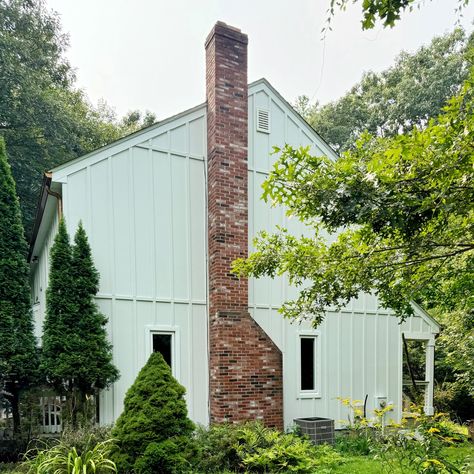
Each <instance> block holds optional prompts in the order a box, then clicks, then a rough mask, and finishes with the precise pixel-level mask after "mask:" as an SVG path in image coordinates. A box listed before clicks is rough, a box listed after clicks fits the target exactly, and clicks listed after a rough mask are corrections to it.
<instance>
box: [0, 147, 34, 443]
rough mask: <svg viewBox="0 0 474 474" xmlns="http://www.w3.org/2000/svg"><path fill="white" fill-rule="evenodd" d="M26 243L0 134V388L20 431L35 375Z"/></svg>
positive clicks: (15, 427) (14, 424) (15, 425)
mask: <svg viewBox="0 0 474 474" xmlns="http://www.w3.org/2000/svg"><path fill="white" fill-rule="evenodd" d="M26 255H27V245H26V241H25V237H24V232H23V224H22V221H21V212H20V204H19V202H18V197H17V195H16V190H15V182H14V180H13V177H12V173H11V169H10V165H9V164H8V160H7V154H6V149H5V143H4V141H3V140H2V139H1V138H0V389H1V391H2V392H3V395H4V397H5V398H6V399H7V401H8V403H9V405H10V407H11V410H12V415H13V428H14V432H15V434H17V435H18V434H19V432H20V395H21V392H22V390H24V389H25V388H28V387H29V386H31V384H32V383H34V382H35V378H36V376H37V375H38V373H37V370H38V367H37V362H36V361H37V357H36V355H37V354H36V340H35V337H34V334H33V319H32V312H31V300H30V286H29V269H28V264H27V262H26Z"/></svg>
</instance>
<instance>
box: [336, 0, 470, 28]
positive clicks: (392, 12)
mask: <svg viewBox="0 0 474 474" xmlns="http://www.w3.org/2000/svg"><path fill="white" fill-rule="evenodd" d="M349 3H360V5H361V8H362V29H363V30H370V29H371V28H373V27H374V26H375V24H376V22H377V21H381V22H382V24H383V26H385V27H387V26H390V27H393V26H394V25H395V23H396V22H397V21H398V20H400V15H401V14H402V13H403V12H404V11H405V10H409V11H412V10H413V8H414V7H415V6H416V2H415V0H330V2H329V8H328V13H329V17H328V28H330V22H331V19H332V17H333V16H334V13H335V10H336V9H340V10H345V9H346V7H347V5H348V4H349ZM468 3H469V0H458V6H457V7H456V11H458V12H461V10H462V8H463V7H465V6H466V5H467V4H468Z"/></svg>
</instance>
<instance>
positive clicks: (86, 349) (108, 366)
mask: <svg viewBox="0 0 474 474" xmlns="http://www.w3.org/2000/svg"><path fill="white" fill-rule="evenodd" d="M71 277H72V280H73V286H72V290H73V295H72V300H73V301H74V303H75V306H76V308H75V309H76V311H77V315H76V318H75V321H74V327H71V328H70V331H71V330H72V332H74V333H75V335H76V338H77V341H76V343H75V354H74V358H73V360H71V363H70V369H69V370H70V373H71V374H74V383H75V384H76V386H77V388H78V390H79V392H80V394H81V396H82V397H84V396H85V395H94V394H95V395H97V394H98V391H99V390H102V389H104V388H107V387H109V386H110V384H112V383H113V382H115V381H116V380H117V379H118V377H119V372H118V370H117V368H116V367H115V366H114V364H113V362H112V344H111V343H110V342H109V341H108V338H107V332H106V324H107V318H106V317H105V316H104V315H103V314H102V313H101V312H100V311H99V310H98V308H97V305H96V303H95V301H94V297H95V295H96V294H97V292H98V291H99V273H98V272H97V270H96V268H95V267H94V262H93V259H92V252H91V248H90V246H89V242H88V239H87V235H86V232H85V230H84V228H83V226H82V223H79V227H78V228H77V231H76V235H75V236H74V246H73V248H72V261H71Z"/></svg>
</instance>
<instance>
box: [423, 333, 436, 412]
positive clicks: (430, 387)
mask: <svg viewBox="0 0 474 474" xmlns="http://www.w3.org/2000/svg"><path fill="white" fill-rule="evenodd" d="M434 348H435V342H434V338H431V339H428V340H427V341H426V366H425V370H426V372H425V381H426V382H428V383H427V384H426V388H425V407H424V410H425V414H426V415H434V407H433V392H434Z"/></svg>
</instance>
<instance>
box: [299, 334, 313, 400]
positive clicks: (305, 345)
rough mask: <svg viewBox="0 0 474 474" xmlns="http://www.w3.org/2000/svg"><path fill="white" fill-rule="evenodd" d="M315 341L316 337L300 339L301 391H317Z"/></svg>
mask: <svg viewBox="0 0 474 474" xmlns="http://www.w3.org/2000/svg"><path fill="white" fill-rule="evenodd" d="M315 340H316V338H314V337H301V338H300V361H301V362H300V363H301V366H300V374H301V387H300V388H301V390H309V391H315V390H316V374H315V372H316V370H315V369H316V364H315V356H316V350H315Z"/></svg>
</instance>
